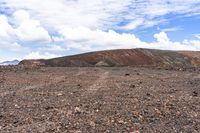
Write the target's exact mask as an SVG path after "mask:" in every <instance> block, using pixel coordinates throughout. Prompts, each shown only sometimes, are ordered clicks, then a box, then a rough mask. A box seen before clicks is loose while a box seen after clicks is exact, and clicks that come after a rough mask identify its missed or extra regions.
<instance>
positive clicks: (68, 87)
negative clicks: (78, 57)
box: [0, 67, 200, 133]
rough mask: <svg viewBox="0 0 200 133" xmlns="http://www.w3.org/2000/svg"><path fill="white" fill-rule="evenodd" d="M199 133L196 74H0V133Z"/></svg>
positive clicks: (98, 70) (100, 71) (142, 71)
mask: <svg viewBox="0 0 200 133" xmlns="http://www.w3.org/2000/svg"><path fill="white" fill-rule="evenodd" d="M95 132H96V133H126V132H127V133H181V132H182V133H199V132H200V72H199V71H197V72H195V71H192V72H189V71H173V70H171V71H170V70H158V69H147V68H128V67H124V68H38V69H1V70H0V133H95Z"/></svg>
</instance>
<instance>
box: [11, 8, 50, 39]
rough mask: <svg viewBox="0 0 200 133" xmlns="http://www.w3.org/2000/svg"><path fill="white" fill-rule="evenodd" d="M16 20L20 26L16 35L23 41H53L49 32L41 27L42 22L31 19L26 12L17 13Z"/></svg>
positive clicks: (15, 14)
mask: <svg viewBox="0 0 200 133" xmlns="http://www.w3.org/2000/svg"><path fill="white" fill-rule="evenodd" d="M14 18H15V20H16V22H17V24H18V25H19V26H18V27H17V29H16V35H17V37H18V38H19V39H20V40H21V41H33V42H34V41H39V42H50V41H51V37H50V36H49V33H48V31H47V30H45V29H44V28H43V27H42V26H41V24H40V21H38V20H33V19H31V18H30V16H29V14H28V12H26V11H25V10H19V11H16V12H15V13H14Z"/></svg>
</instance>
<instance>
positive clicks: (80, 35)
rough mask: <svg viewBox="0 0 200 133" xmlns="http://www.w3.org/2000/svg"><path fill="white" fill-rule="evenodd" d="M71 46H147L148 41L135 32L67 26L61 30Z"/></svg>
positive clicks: (106, 47)
mask: <svg viewBox="0 0 200 133" xmlns="http://www.w3.org/2000/svg"><path fill="white" fill-rule="evenodd" d="M59 33H60V34H61V35H62V36H63V37H64V39H65V41H66V42H67V46H68V47H69V48H77V49H82V50H99V49H116V48H134V47H144V46H146V47H147V43H144V42H142V41H140V39H138V38H136V37H135V35H134V34H126V33H123V34H119V33H117V32H115V31H113V30H109V31H108V32H104V31H102V30H90V29H89V28H86V27H77V28H69V27H65V28H63V29H61V30H60V31H59Z"/></svg>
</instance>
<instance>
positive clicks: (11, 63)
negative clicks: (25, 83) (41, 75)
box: [0, 60, 19, 66]
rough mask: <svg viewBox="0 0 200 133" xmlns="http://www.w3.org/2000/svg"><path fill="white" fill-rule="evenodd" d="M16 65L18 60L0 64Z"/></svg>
mask: <svg viewBox="0 0 200 133" xmlns="http://www.w3.org/2000/svg"><path fill="white" fill-rule="evenodd" d="M18 63H19V61H18V60H13V61H4V62H2V63H0V66H7V65H17V64H18Z"/></svg>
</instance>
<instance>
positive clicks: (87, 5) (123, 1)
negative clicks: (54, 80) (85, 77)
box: [0, 0, 200, 58]
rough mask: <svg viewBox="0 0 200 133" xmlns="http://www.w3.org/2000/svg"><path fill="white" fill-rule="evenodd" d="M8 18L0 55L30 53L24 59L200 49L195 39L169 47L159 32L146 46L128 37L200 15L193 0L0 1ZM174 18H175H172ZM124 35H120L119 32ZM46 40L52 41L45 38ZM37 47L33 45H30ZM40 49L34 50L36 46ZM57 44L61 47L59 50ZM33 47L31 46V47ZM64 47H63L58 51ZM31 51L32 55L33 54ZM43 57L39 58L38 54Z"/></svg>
mask: <svg viewBox="0 0 200 133" xmlns="http://www.w3.org/2000/svg"><path fill="white" fill-rule="evenodd" d="M2 2H4V3H5V4H3V5H0V7H2V6H3V7H4V8H7V9H9V10H10V12H9V13H10V15H9V16H5V15H1V16H0V42H1V43H0V50H2V49H5V50H11V49H12V50H17V49H18V50H20V49H21V51H25V50H24V48H27V49H29V52H30V51H32V52H31V53H30V54H29V55H27V56H26V57H27V58H51V57H55V56H56V55H57V54H55V53H58V52H65V51H68V50H69V49H75V50H76V51H80V50H82V51H92V50H104V49H117V48H157V49H169V50H200V47H199V40H200V39H199V35H197V36H196V37H197V39H196V40H185V41H183V42H173V41H171V40H170V39H169V37H168V35H167V33H166V32H169V31H175V30H177V29H176V28H168V29H163V30H161V31H162V32H160V33H157V34H155V35H154V38H155V39H156V41H154V42H152V43H147V42H144V41H142V40H140V39H139V38H137V37H136V36H135V35H134V34H131V33H117V31H118V30H120V31H122V32H123V31H124V30H125V31H126V32H129V31H131V30H134V29H137V28H147V27H153V26H155V25H159V24H164V23H167V22H168V21H170V18H167V17H166V15H167V14H170V13H171V14H177V15H181V16H192V15H198V16H199V15H200V14H199V12H200V6H197V5H199V4H200V1H199V0H187V1H184V2H183V1H182V0H170V1H169V0H161V1H159V0H140V1H138V0H118V1H116V0H28V1H27V0H2ZM175 16H176V15H175ZM125 31H124V32H125ZM51 36H52V38H51ZM35 44H36V45H37V46H36V45H35ZM41 44H42V46H38V45H41ZM61 44H62V45H61ZM33 45H34V47H33ZM63 45H65V46H63ZM33 51H37V52H33ZM42 53H44V54H42Z"/></svg>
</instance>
